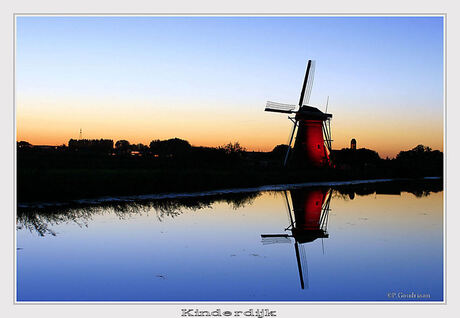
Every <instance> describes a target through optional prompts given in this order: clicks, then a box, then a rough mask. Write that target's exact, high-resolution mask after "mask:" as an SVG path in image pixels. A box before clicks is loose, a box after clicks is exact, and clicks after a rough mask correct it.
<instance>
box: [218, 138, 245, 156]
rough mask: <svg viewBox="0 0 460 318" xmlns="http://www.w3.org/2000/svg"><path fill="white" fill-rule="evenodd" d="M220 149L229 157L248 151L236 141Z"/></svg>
mask: <svg viewBox="0 0 460 318" xmlns="http://www.w3.org/2000/svg"><path fill="white" fill-rule="evenodd" d="M219 148H220V149H223V150H224V152H225V153H226V154H227V155H231V154H241V153H243V152H245V151H246V149H245V148H243V147H242V146H241V145H240V143H239V142H238V141H236V142H235V143H231V142H229V143H228V144H226V145H224V146H222V147H219Z"/></svg>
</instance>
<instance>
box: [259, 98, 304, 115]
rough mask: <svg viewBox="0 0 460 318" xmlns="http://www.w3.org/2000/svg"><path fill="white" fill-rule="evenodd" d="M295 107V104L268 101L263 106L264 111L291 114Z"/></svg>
mask: <svg viewBox="0 0 460 318" xmlns="http://www.w3.org/2000/svg"><path fill="white" fill-rule="evenodd" d="M296 107H297V106H296V105H291V104H282V103H276V102H270V101H268V102H267V105H266V106H265V111H266V112H275V113H287V114H292V113H293V112H294V109H295V108H296Z"/></svg>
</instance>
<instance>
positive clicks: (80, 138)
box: [80, 128, 82, 140]
mask: <svg viewBox="0 0 460 318" xmlns="http://www.w3.org/2000/svg"><path fill="white" fill-rule="evenodd" d="M81 136H82V131H81V128H80V140H81V139H82V138H81Z"/></svg>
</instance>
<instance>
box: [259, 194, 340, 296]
mask: <svg viewBox="0 0 460 318" xmlns="http://www.w3.org/2000/svg"><path fill="white" fill-rule="evenodd" d="M290 194H291V200H292V210H293V212H292V211H291V205H290V204H289V199H288V196H287V193H286V191H285V192H284V196H285V199H286V204H287V209H288V214H289V222H290V225H289V226H288V227H287V228H286V229H285V231H291V234H290V235H289V234H262V235H261V237H262V243H263V244H264V245H266V244H273V243H290V242H291V240H290V238H291V237H293V238H294V240H295V243H294V248H295V254H296V258H297V267H298V270H299V277H300V286H301V288H302V289H304V288H305V284H304V277H305V281H306V282H307V288H308V268H307V257H306V252H305V247H304V243H309V242H313V241H314V240H316V239H317V238H327V237H329V234H328V233H327V222H328V220H329V211H330V209H329V205H330V202H331V197H332V195H331V194H332V193H331V190H324V189H298V190H291V191H290ZM323 251H324V245H323Z"/></svg>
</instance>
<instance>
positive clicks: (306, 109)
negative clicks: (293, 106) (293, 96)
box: [296, 105, 332, 120]
mask: <svg viewBox="0 0 460 318" xmlns="http://www.w3.org/2000/svg"><path fill="white" fill-rule="evenodd" d="M296 118H297V119H318V120H327V119H328V118H332V114H327V113H323V112H322V111H320V110H319V109H318V108H316V107H312V106H305V105H304V106H302V107H300V109H299V111H298V112H297V114H296Z"/></svg>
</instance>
